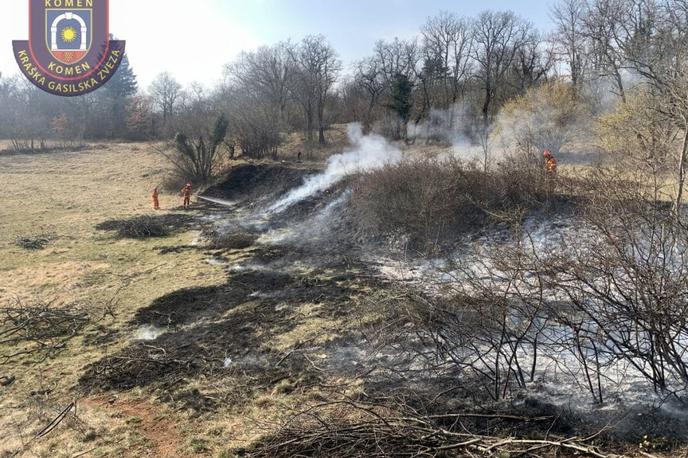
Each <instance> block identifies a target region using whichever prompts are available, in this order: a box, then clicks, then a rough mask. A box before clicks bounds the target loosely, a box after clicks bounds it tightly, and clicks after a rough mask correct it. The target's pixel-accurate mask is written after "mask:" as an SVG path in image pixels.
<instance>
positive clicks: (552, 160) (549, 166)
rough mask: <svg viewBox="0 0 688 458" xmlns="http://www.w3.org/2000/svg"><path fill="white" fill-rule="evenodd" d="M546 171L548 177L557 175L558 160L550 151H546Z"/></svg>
mask: <svg viewBox="0 0 688 458" xmlns="http://www.w3.org/2000/svg"><path fill="white" fill-rule="evenodd" d="M544 157H545V171H546V172H547V174H548V175H551V176H554V175H556V174H557V158H556V157H554V154H552V153H551V152H550V151H549V150H545V153H544Z"/></svg>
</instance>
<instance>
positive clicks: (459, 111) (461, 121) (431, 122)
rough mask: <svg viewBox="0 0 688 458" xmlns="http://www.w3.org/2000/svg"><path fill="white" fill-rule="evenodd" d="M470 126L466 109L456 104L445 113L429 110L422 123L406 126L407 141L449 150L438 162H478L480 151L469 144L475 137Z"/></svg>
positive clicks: (479, 148) (440, 155)
mask: <svg viewBox="0 0 688 458" xmlns="http://www.w3.org/2000/svg"><path fill="white" fill-rule="evenodd" d="M471 126H472V122H471V116H470V114H469V110H468V108H467V107H466V105H465V104H462V103H456V104H454V105H453V106H451V107H449V108H447V109H437V108H432V109H430V111H429V113H428V115H427V116H426V117H425V118H424V119H423V120H422V121H419V122H415V123H409V124H408V126H407V137H408V138H409V139H410V140H414V141H415V142H416V143H417V144H418V143H424V144H425V145H432V144H435V145H446V146H450V147H451V148H450V149H447V150H445V151H443V152H442V153H441V154H439V155H438V156H437V159H439V160H448V159H459V160H462V161H466V162H471V161H476V160H480V159H481V157H482V154H483V153H482V147H481V146H480V145H476V144H474V142H473V140H472V138H475V137H477V135H476V133H475V132H474V129H473V128H472V127H471Z"/></svg>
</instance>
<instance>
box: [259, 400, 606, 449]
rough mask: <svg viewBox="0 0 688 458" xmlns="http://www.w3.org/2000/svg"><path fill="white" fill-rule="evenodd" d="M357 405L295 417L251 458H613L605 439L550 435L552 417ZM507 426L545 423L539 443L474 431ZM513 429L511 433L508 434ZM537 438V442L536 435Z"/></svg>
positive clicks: (329, 405)
mask: <svg viewBox="0 0 688 458" xmlns="http://www.w3.org/2000/svg"><path fill="white" fill-rule="evenodd" d="M402 409H404V410H402V411H401V413H400V410H399V408H398V407H395V408H394V409H390V408H388V407H385V406H383V405H376V404H370V403H360V402H353V401H336V402H329V403H324V404H320V405H318V406H315V407H312V408H310V409H308V410H305V411H303V412H299V413H298V414H296V415H294V416H292V417H291V418H290V419H289V420H288V421H287V422H286V423H285V424H284V425H283V426H282V428H281V429H280V430H279V432H278V433H277V434H276V435H274V436H272V437H268V438H266V439H264V440H263V441H262V442H260V443H259V444H258V445H256V446H255V447H254V448H253V449H252V450H250V451H248V453H247V456H250V457H252V458H260V457H272V458H281V457H284V458H286V457H293V456H322V457H330V458H332V457H335V458H336V457H342V458H343V457H351V456H365V457H388V456H408V457H455V456H499V457H501V456H543V455H549V454H557V456H560V455H563V456H569V455H570V456H574V455H575V456H581V455H582V456H592V457H598V458H602V457H611V456H613V455H610V454H606V453H604V452H602V451H600V450H599V449H598V448H597V447H596V446H594V445H593V442H594V440H595V439H596V438H597V437H598V436H599V435H600V433H599V432H598V433H596V434H593V435H590V436H588V437H568V438H564V437H557V436H554V435H550V434H548V433H547V432H546V431H547V427H548V426H549V425H551V424H552V422H553V420H555V419H554V418H552V417H525V416H517V415H511V414H507V413H498V412H493V413H490V412H482V411H481V412H463V413H452V414H442V415H430V414H427V415H422V414H419V413H418V412H416V411H414V410H413V409H410V408H404V407H402ZM476 419H480V420H484V421H492V422H494V423H496V424H497V423H498V424H502V425H509V424H511V425H513V424H518V423H534V424H537V423H540V424H541V425H542V426H544V427H543V428H538V429H541V430H542V431H543V433H542V436H541V437H540V438H531V437H527V438H522V437H519V436H518V435H509V434H506V437H504V436H501V437H500V436H498V435H497V434H495V433H496V431H495V430H492V432H486V431H485V430H484V429H488V430H489V429H491V428H484V429H481V430H480V431H475V432H473V431H471V430H470V429H469V427H468V426H467V425H468V424H470V423H471V420H476ZM508 429H509V428H506V430H508ZM533 436H536V435H535V434H534V435H533Z"/></svg>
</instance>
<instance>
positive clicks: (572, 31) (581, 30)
mask: <svg viewBox="0 0 688 458" xmlns="http://www.w3.org/2000/svg"><path fill="white" fill-rule="evenodd" d="M586 13H587V8H586V3H585V1H584V0H560V1H559V3H557V4H555V5H554V6H553V7H552V19H553V20H554V23H555V27H556V29H555V33H554V41H555V43H556V44H557V46H558V48H559V49H558V51H559V53H560V54H561V55H562V56H563V58H564V61H565V62H566V65H567V66H568V68H569V74H570V75H571V82H572V84H573V87H574V88H576V90H578V89H579V88H580V85H581V84H582V82H583V78H584V72H585V68H586V60H587V53H586V50H587V47H588V45H587V41H588V40H587V38H586V35H585V15H586Z"/></svg>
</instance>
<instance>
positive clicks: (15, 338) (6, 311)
mask: <svg viewBox="0 0 688 458" xmlns="http://www.w3.org/2000/svg"><path fill="white" fill-rule="evenodd" d="M90 321H91V317H90V315H89V313H88V312H87V311H85V310H83V309H82V308H79V307H75V306H72V307H69V308H67V307H54V306H53V305H52V303H40V304H36V305H32V306H28V305H25V304H23V303H22V302H21V301H19V300H17V301H15V302H14V303H13V304H12V305H11V306H7V307H0V346H1V347H2V348H3V349H4V351H3V352H2V353H0V364H5V363H8V362H10V361H12V360H14V359H17V358H20V357H29V358H34V359H36V360H37V361H45V360H46V359H48V358H51V357H53V356H55V354H56V353H58V352H59V351H60V350H62V349H63V348H64V347H65V346H66V344H67V342H68V341H69V340H70V339H72V338H73V337H74V336H76V335H77V334H78V333H79V331H81V330H82V329H83V328H84V327H85V326H86V325H87V324H88V323H89V322H90Z"/></svg>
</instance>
